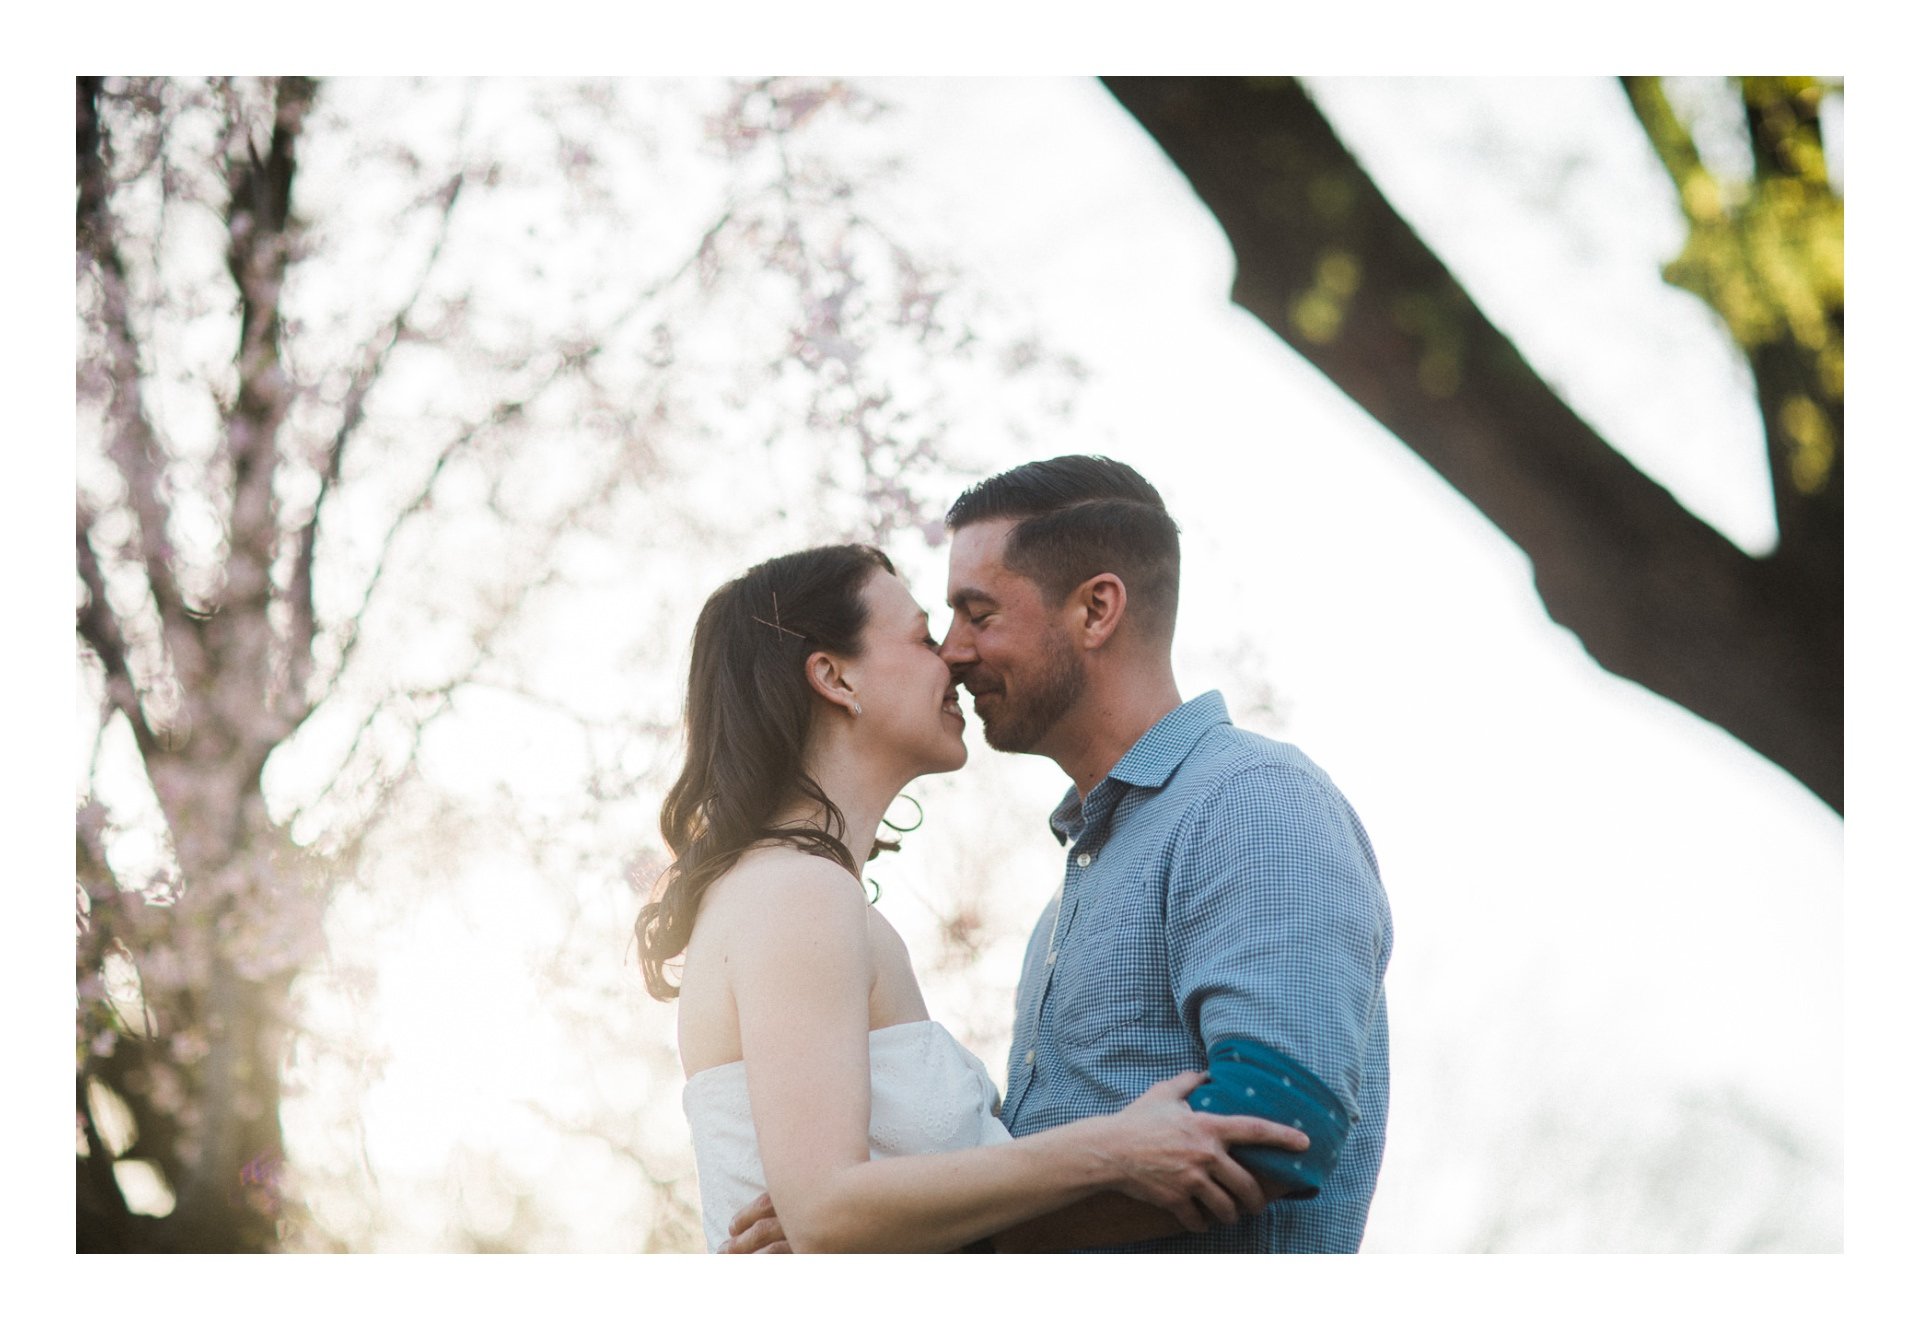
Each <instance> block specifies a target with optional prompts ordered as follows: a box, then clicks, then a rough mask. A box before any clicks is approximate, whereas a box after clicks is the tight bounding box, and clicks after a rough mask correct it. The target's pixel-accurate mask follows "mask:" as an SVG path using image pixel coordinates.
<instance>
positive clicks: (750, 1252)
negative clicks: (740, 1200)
mask: <svg viewBox="0 0 1920 1330" xmlns="http://www.w3.org/2000/svg"><path fill="white" fill-rule="evenodd" d="M792 1250H793V1248H792V1247H789V1246H788V1245H787V1230H786V1229H784V1228H782V1227H781V1226H780V1216H779V1215H777V1214H775V1213H774V1211H773V1197H771V1196H769V1195H767V1194H766V1193H765V1192H761V1193H760V1194H759V1195H758V1196H756V1197H754V1198H753V1199H752V1200H751V1201H749V1202H747V1204H746V1206H745V1207H744V1208H742V1209H741V1211H740V1213H738V1214H736V1215H735V1216H734V1217H733V1220H732V1222H731V1223H729V1224H728V1225H727V1240H726V1241H725V1242H723V1243H721V1244H720V1251H721V1252H722V1253H724V1254H726V1255H729V1256H765V1255H768V1254H770V1253H773V1252H791V1251H792Z"/></svg>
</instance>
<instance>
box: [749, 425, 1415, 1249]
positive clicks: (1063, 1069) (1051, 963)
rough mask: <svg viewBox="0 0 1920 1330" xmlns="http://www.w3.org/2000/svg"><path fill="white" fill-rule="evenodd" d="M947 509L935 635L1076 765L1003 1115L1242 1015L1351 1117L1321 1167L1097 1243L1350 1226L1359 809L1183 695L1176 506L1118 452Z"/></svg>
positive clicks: (1038, 738) (1371, 1175)
mask: <svg viewBox="0 0 1920 1330" xmlns="http://www.w3.org/2000/svg"><path fill="white" fill-rule="evenodd" d="M947 525H948V527H949V529H950V530H952V532H953V548H952V552H951V556H950V562H949V577H948V592H947V601H948V604H949V605H950V606H951V607H952V609H953V624H952V627H951V628H950V629H949V630H948V633H947V638H946V641H945V642H944V643H943V644H942V645H941V655H942V656H943V657H944V658H945V659H946V661H947V663H948V666H949V667H950V668H951V669H952V670H953V672H954V676H955V678H956V679H958V680H959V681H960V682H961V683H963V684H964V685H965V686H966V688H967V690H968V692H969V693H971V694H972V696H973V705H974V711H975V712H976V714H977V715H978V716H979V718H980V721H981V725H982V727H983V729H984V731H985V733H986V738H987V742H988V743H990V744H992V745H993V746H994V747H995V748H999V749H1002V750H1004V751H1009V752H1022V753H1037V754H1040V755H1043V756H1046V757H1050V758H1052V759H1053V760H1054V761H1055V762H1056V763H1058V764H1059V766H1060V768H1061V770H1062V771H1064V772H1065V773H1066V775H1067V776H1068V778H1069V779H1071V780H1072V781H1073V789H1071V790H1069V791H1068V792H1067V795H1066V797H1065V798H1064V799H1062V800H1061V802H1060V804H1059V806H1058V807H1057V808H1055V809H1054V811H1053V816H1052V819H1051V826H1052V828H1053V832H1054V835H1055V837H1056V838H1057V839H1058V840H1059V841H1060V842H1061V844H1062V845H1064V846H1066V847H1067V855H1066V875H1065V881H1064V883H1063V884H1062V886H1061V889H1060V891H1059V893H1058V894H1056V895H1055V897H1054V898H1053V900H1052V902H1051V903H1050V904H1049V905H1048V906H1047V908H1046V910H1045V912H1044V913H1043V914H1042V915H1041V917H1040V921H1039V923H1038V925H1037V926H1036V927H1035V929H1034V932H1033V936H1032V939H1031V941H1030V942H1029V944H1028V947H1027V954H1026V961H1025V964H1024V966H1023V968H1022V971H1021V976H1020V984H1019V988H1018V992H1017V997H1016V1016H1015V1021H1014V1031H1013V1046H1012V1051H1011V1054H1010V1057H1009V1061H1008V1068H1007V1093H1006V1099H1005V1102H1004V1103H1003V1104H1002V1106H1001V1110H1000V1116H1001V1120H1002V1121H1003V1122H1004V1123H1005V1124H1006V1126H1007V1128H1008V1130H1009V1131H1011V1132H1012V1133H1013V1134H1014V1135H1015V1136H1024V1135H1027V1134H1029V1133H1031V1132H1036V1131H1041V1130H1043V1129H1045V1128H1048V1127H1053V1126H1057V1125H1059V1124H1061V1123H1063V1122H1068V1121H1072V1120H1075V1119H1078V1118H1081V1117H1087V1116H1091V1115H1094V1114H1103V1113H1112V1112H1116V1111H1118V1110H1119V1109H1121V1108H1123V1107H1124V1106H1125V1105H1126V1104H1128V1103H1129V1102H1131V1101H1132V1100H1133V1099H1134V1098H1135V1097H1136V1096H1138V1095H1139V1094H1140V1092H1141V1091H1143V1090H1145V1089H1146V1088H1147V1087H1148V1086H1150V1085H1152V1084H1154V1083H1155V1082H1157V1081H1161V1080H1164V1079H1166V1078H1167V1077H1169V1076H1173V1075H1176V1074H1178V1073H1180V1072H1182V1071H1191V1070H1199V1069H1202V1068H1204V1067H1205V1066H1206V1062H1207V1048H1208V1046H1209V1045H1210V1044H1212V1043H1214V1042H1216V1041H1217V1040H1219V1039H1221V1038H1224V1037H1227V1036H1241V1037H1246V1038H1252V1039H1256V1040H1259V1041H1261V1042H1262V1043H1264V1044H1267V1045H1269V1046H1270V1047H1273V1048H1275V1049H1278V1050H1280V1051H1281V1052H1282V1053H1283V1054H1285V1055H1286V1056H1288V1057H1289V1058H1291V1059H1293V1061H1295V1062H1297V1063H1298V1064H1300V1065H1301V1066H1303V1067H1305V1068H1306V1069H1307V1070H1308V1071H1310V1072H1311V1073H1312V1074H1313V1075H1314V1076H1315V1077H1317V1078H1318V1079H1319V1080H1320V1081H1322V1082H1323V1083H1324V1084H1325V1085H1326V1086H1327V1087H1328V1088H1330V1089H1331V1090H1332V1091H1333V1093H1334V1095H1335V1096H1336V1097H1337V1098H1338V1100H1339V1102H1340V1106H1341V1108H1342V1109H1343V1110H1344V1111H1345V1113H1346V1115H1347V1117H1348V1118H1349V1120H1350V1121H1351V1124H1352V1126H1351V1131H1350V1134H1349V1135H1348V1137H1347V1140H1346V1143H1345V1145H1344V1147H1343V1149H1342V1151H1341V1153H1340V1157H1339V1162H1338V1165H1337V1167H1336V1168H1335V1169H1334V1171H1333V1173H1332V1174H1331V1176H1330V1177H1329V1178H1328V1179H1327V1180H1326V1184H1325V1185H1324V1186H1323V1187H1322V1189H1321V1191H1320V1193H1319V1194H1318V1195H1317V1196H1315V1197H1313V1198H1312V1199H1310V1200H1280V1201H1276V1202H1274V1203H1272V1204H1270V1205H1268V1206H1267V1207H1266V1209H1265V1210H1263V1211H1261V1212H1260V1213H1258V1214H1256V1215H1253V1216H1250V1217H1248V1218H1246V1219H1243V1220H1241V1221H1240V1222H1238V1223H1236V1224H1231V1225H1224V1226H1221V1227H1217V1228H1214V1229H1211V1230H1209V1231H1207V1232H1204V1233H1187V1234H1181V1235H1179V1236H1175V1237H1168V1238H1157V1239H1153V1240H1150V1241H1143V1242H1134V1243H1131V1244H1128V1245H1125V1246H1121V1247H1112V1248H1100V1250H1119V1251H1168V1252H1330V1251H1355V1250H1357V1249H1358V1248H1359V1245H1360V1238H1361V1235H1362V1233H1363V1231H1364V1230H1365V1227H1366V1218H1367V1209H1368V1207H1369V1205H1370V1204H1371V1201H1372V1198H1373V1189H1374V1183H1375V1180H1376V1179H1377V1177H1378V1175H1379V1170H1380V1157H1381V1151H1382V1147H1383V1145H1384V1140H1385V1127H1386V1115H1387V1014H1386V1002H1385V997H1384V994H1383V991H1382V978H1383V976H1384V974H1385V970H1386V965H1387V960H1388V958H1389V956H1390V954H1391V952H1392V948H1393V924H1392V918H1391V915H1390V913H1389V911H1388V907H1387V899H1386V895H1385V893H1384V891H1383V890H1382V889H1381V886H1380V878H1379V872H1378V868H1377V866H1376V864H1375V862H1374V857H1373V850H1372V847H1371V845H1370V844H1369V842H1368V839H1367V834H1366V831H1365V830H1364V829H1363V828H1362V827H1361V825H1360V821H1359V819H1358V817H1356V816H1355V814H1354V812H1353V810H1352V808H1351V807H1350V806H1349V805H1348V804H1347V801H1346V799H1345V798H1344V797H1343V796H1342V795H1341V794H1340V792H1339V790H1337V789H1336V788H1335V787H1334V785H1333V783H1332V782H1331V781H1330V780H1328V778H1327V776H1326V774H1325V773H1324V772H1323V771H1321V770H1320V768H1319V767H1317V766H1315V765H1314V764H1313V763H1312V762H1311V761H1309V760H1308V759H1307V758H1306V756H1305V755H1304V754H1302V753H1301V752H1300V750H1299V749H1297V748H1295V747H1294V746H1292V745H1291V744H1283V743H1277V742H1274V741H1272V740H1269V739H1266V738H1262V737H1260V736H1258V735H1255V734H1252V733H1250V732H1248V731H1245V730H1241V729H1238V728H1236V727H1234V726H1233V725H1232V724H1231V723H1230V721H1229V720H1228V717H1227V711H1226V707H1225V705H1224V703H1223V702H1222V700H1221V698H1220V695H1219V694H1218V693H1207V694H1205V695H1203V696H1201V697H1197V698H1194V699H1193V700H1192V701H1187V702H1183V701H1182V700H1181V697H1180V693H1179V689H1178V688H1177V686H1176V685H1175V683H1174V678H1173V661H1172V648H1173V628H1174V619H1175V613H1176V610H1177V608H1178V600H1179V577H1180V543H1179V528H1178V527H1177V526H1175V524H1174V522H1173V519H1172V518H1171V517H1170V516H1169V515H1168V514H1167V511H1166V507H1165V505H1164V503H1162V501H1161V499H1160V495H1159V493H1158V491H1156V490H1155V489H1154V488H1153V486H1152V485H1150V484H1148V483H1147V482H1146V480H1144V479H1143V478H1142V477H1141V476H1140V475H1139V474H1138V473H1137V472H1135V471H1134V470H1133V469H1132V468H1131V467H1128V466H1125V465H1123V464H1121V463H1119V462H1114V461H1110V460H1108V459H1105V458H1099V457H1058V458H1054V459H1052V460H1050V461H1044V462H1032V463H1028V464H1027V465H1025V466H1020V467H1016V468H1014V469H1013V470H1011V471H1007V472H1004V473H1003V474H1001V475H998V476H994V477H992V478H990V479H988V480H985V481H982V482H981V483H980V484H978V485H976V486H974V487H973V488H972V489H970V490H968V491H967V492H966V493H965V494H962V495H961V496H960V498H959V499H958V500H957V501H956V502H955V503H954V505H953V507H952V509H951V510H949V512H948V514H947ZM1309 1134H1311V1129H1309ZM754 1218H755V1216H754V1213H753V1211H752V1210H751V1209H750V1210H749V1211H744V1212H742V1215H741V1216H740V1217H739V1219H737V1220H736V1224H735V1229H736V1231H737V1232H739V1231H741V1230H747V1231H745V1232H743V1233H742V1241H741V1243H740V1245H741V1246H742V1247H746V1248H750V1247H752V1246H753V1245H755V1243H756V1242H757V1241H760V1240H763V1239H764V1238H765V1237H767V1236H770V1230H767V1229H760V1230H754V1229H750V1228H749V1227H748V1225H749V1224H751V1223H753V1222H754ZM743 1221H744V1222H743ZM770 1222H771V1223H773V1224H777V1219H774V1220H771V1221H770Z"/></svg>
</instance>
